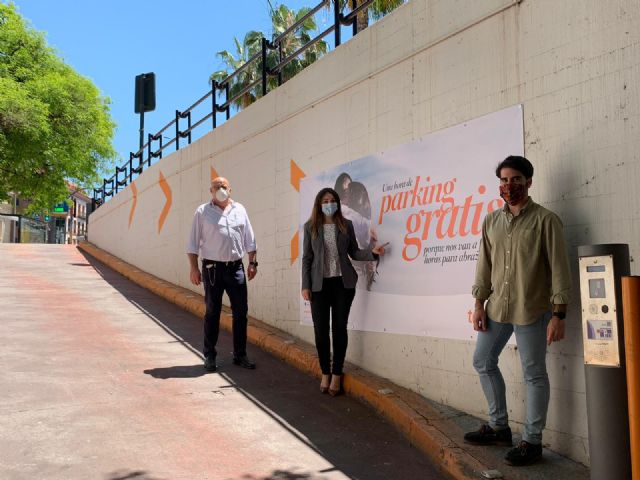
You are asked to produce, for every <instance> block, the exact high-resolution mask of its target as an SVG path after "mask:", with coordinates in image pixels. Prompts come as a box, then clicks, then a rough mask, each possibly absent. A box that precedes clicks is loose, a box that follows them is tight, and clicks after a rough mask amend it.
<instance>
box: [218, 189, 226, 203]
mask: <svg viewBox="0 0 640 480" xmlns="http://www.w3.org/2000/svg"><path fill="white" fill-rule="evenodd" d="M228 198H229V191H228V190H227V189H226V188H224V187H221V188H219V189H217V190H216V200H218V201H219V202H226V201H227V199H228Z"/></svg>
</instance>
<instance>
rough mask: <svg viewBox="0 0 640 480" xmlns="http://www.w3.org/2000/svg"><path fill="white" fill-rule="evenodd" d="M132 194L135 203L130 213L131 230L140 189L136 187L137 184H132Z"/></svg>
mask: <svg viewBox="0 0 640 480" xmlns="http://www.w3.org/2000/svg"><path fill="white" fill-rule="evenodd" d="M131 194H132V195H133V203H132V204H131V211H130V212H129V228H131V224H132V223H133V214H134V213H135V211H136V205H137V204H138V187H136V182H131Z"/></svg>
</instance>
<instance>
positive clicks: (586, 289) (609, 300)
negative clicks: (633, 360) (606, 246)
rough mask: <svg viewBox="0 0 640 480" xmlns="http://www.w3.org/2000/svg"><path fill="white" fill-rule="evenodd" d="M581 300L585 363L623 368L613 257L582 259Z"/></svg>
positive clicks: (602, 256)
mask: <svg viewBox="0 0 640 480" xmlns="http://www.w3.org/2000/svg"><path fill="white" fill-rule="evenodd" d="M579 263H580V296H581V300H582V336H583V341H584V363H585V364H586V365H600V366H608V367H619V366H620V348H619V332H618V322H617V319H616V316H617V313H618V308H619V306H618V304H617V302H616V282H615V279H614V275H613V255H599V256H594V257H581V258H580V260H579Z"/></svg>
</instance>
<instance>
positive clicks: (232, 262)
mask: <svg viewBox="0 0 640 480" xmlns="http://www.w3.org/2000/svg"><path fill="white" fill-rule="evenodd" d="M202 263H203V265H212V264H213V265H221V266H224V267H235V266H238V265H241V264H242V259H238V260H229V261H228V262H221V261H218V260H209V259H207V258H203V259H202Z"/></svg>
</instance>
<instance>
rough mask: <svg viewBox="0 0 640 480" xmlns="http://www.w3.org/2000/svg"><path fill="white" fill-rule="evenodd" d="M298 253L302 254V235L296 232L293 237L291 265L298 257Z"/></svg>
mask: <svg viewBox="0 0 640 480" xmlns="http://www.w3.org/2000/svg"><path fill="white" fill-rule="evenodd" d="M298 255H300V236H299V235H298V232H296V233H295V234H294V235H293V238H292V239H291V265H293V263H294V262H295V261H296V260H297V259H298Z"/></svg>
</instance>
